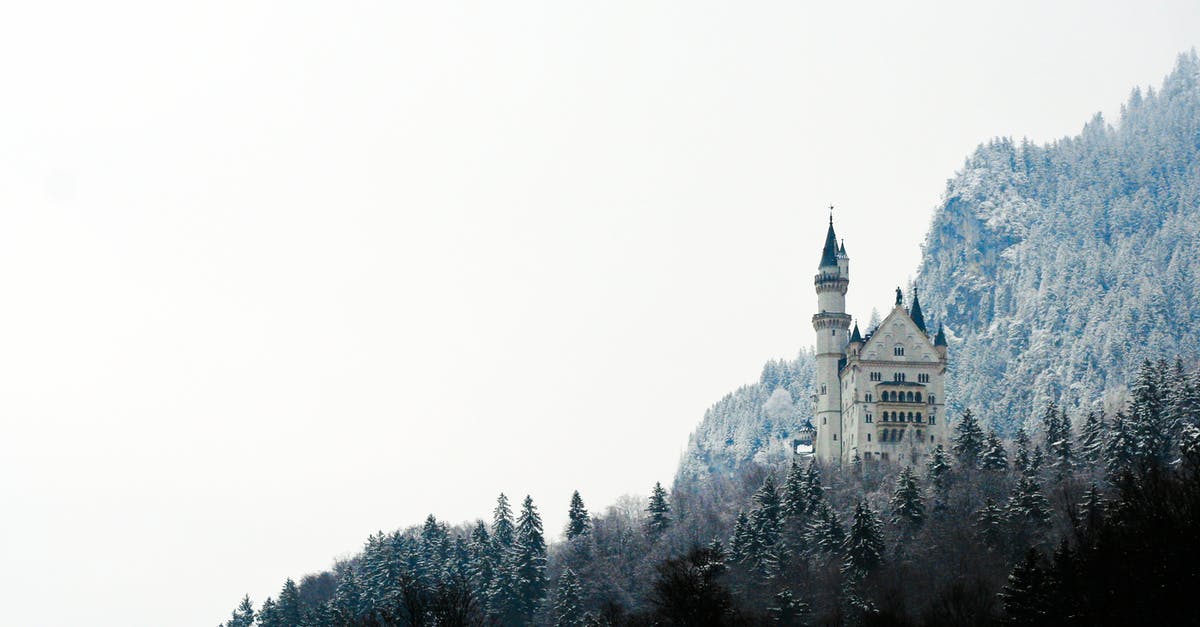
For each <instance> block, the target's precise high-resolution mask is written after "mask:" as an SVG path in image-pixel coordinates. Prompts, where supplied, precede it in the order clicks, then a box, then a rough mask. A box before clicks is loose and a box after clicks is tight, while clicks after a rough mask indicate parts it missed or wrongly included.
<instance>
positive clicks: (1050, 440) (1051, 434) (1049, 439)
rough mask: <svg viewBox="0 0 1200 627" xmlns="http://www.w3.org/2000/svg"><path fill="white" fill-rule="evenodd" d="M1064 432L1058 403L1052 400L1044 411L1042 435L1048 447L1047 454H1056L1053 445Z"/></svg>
mask: <svg viewBox="0 0 1200 627" xmlns="http://www.w3.org/2000/svg"><path fill="white" fill-rule="evenodd" d="M1061 432H1062V426H1061V422H1060V421H1059V411H1058V403H1055V402H1054V401H1050V402H1049V403H1046V409H1045V410H1044V411H1043V412H1042V435H1043V436H1044V440H1043V443H1044V445H1045V447H1046V454H1047V455H1050V456H1051V457H1053V456H1054V451H1053V446H1054V443H1055V442H1056V441H1058V438H1059V437H1060V434H1061Z"/></svg>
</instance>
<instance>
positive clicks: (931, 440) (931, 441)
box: [929, 435, 933, 444]
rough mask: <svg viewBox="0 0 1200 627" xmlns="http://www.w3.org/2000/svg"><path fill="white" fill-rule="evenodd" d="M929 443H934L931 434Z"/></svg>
mask: <svg viewBox="0 0 1200 627" xmlns="http://www.w3.org/2000/svg"><path fill="white" fill-rule="evenodd" d="M929 443H930V444H933V436H932V435H931V436H929Z"/></svg>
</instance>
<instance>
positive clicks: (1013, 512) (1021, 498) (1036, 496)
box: [1006, 473, 1051, 527]
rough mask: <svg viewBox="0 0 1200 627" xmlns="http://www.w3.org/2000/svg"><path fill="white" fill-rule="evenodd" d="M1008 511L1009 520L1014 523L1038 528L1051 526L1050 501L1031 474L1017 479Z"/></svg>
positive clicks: (1025, 474) (1009, 500)
mask: <svg viewBox="0 0 1200 627" xmlns="http://www.w3.org/2000/svg"><path fill="white" fill-rule="evenodd" d="M1006 509H1007V514H1008V519H1009V520H1010V521H1012V522H1015V523H1018V524H1025V523H1028V524H1032V525H1034V526H1037V527H1049V526H1050V512H1051V510H1050V501H1048V500H1047V499H1046V495H1044V494H1042V486H1041V485H1040V484H1039V483H1038V482H1037V479H1036V478H1035V477H1034V476H1033V475H1032V474H1030V473H1024V474H1022V475H1021V476H1020V477H1019V478H1018V479H1017V485H1016V486H1014V487H1013V491H1012V496H1010V497H1009V499H1008V505H1007V508H1006Z"/></svg>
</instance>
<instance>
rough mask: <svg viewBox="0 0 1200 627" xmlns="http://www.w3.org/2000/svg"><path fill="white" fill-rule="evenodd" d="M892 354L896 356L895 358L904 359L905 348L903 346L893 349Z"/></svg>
mask: <svg viewBox="0 0 1200 627" xmlns="http://www.w3.org/2000/svg"><path fill="white" fill-rule="evenodd" d="M892 354H893V355H895V356H897V357H903V356H904V347H903V346H897V347H896V348H893V349H892Z"/></svg>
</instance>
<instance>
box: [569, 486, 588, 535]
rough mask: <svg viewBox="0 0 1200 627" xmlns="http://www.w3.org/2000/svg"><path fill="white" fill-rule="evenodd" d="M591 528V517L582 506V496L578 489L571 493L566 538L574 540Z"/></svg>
mask: <svg viewBox="0 0 1200 627" xmlns="http://www.w3.org/2000/svg"><path fill="white" fill-rule="evenodd" d="M591 528H592V518H591V516H590V515H588V511H587V509H586V508H584V506H583V497H581V496H579V490H576V491H575V493H574V494H572V495H571V507H570V509H569V510H567V532H566V533H567V539H568V540H574V539H575V538H578V537H579V536H582V535H584V534H586V533H587V532H588V531H590V530H591Z"/></svg>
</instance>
